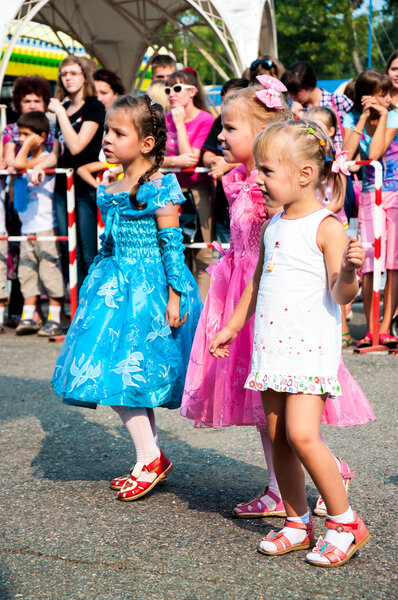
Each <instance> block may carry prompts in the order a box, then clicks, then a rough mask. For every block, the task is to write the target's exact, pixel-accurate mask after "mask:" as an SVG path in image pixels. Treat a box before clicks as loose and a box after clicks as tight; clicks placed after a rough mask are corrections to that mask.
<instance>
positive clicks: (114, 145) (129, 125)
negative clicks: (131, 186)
mask: <svg viewBox="0 0 398 600" xmlns="http://www.w3.org/2000/svg"><path fill="white" fill-rule="evenodd" d="M141 142H142V140H141V139H140V137H139V135H138V132H137V130H136V128H135V126H134V123H133V120H132V118H131V114H130V112H129V111H127V110H123V109H121V108H117V109H110V110H108V112H107V113H106V119H105V126H104V137H103V140H102V149H103V151H104V154H105V156H106V160H107V161H108V162H109V163H111V164H117V163H121V164H127V163H130V162H132V161H133V160H134V159H136V158H137V157H138V156H140V155H141Z"/></svg>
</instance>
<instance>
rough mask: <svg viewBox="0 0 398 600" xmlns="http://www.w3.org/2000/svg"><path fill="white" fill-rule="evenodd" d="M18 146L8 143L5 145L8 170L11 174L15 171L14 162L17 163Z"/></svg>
mask: <svg viewBox="0 0 398 600" xmlns="http://www.w3.org/2000/svg"><path fill="white" fill-rule="evenodd" d="M16 147H17V145H16V144H15V142H7V143H6V144H4V160H5V162H6V164H7V166H6V169H8V170H9V171H10V172H12V171H14V162H15V148H16Z"/></svg>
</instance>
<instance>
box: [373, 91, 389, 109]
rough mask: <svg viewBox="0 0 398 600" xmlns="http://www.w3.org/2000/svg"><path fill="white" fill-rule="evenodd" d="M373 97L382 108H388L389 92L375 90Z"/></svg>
mask: <svg viewBox="0 0 398 600" xmlns="http://www.w3.org/2000/svg"><path fill="white" fill-rule="evenodd" d="M373 98H375V100H376V101H377V103H378V104H380V106H384V108H388V107H389V106H390V104H391V101H392V99H391V94H390V92H383V91H381V92H377V94H374V95H373Z"/></svg>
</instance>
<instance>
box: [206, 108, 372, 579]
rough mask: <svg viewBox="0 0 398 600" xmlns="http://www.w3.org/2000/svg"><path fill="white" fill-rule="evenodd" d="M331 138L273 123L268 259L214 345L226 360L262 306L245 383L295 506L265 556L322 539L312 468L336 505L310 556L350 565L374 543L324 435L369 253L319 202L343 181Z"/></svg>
mask: <svg viewBox="0 0 398 600" xmlns="http://www.w3.org/2000/svg"><path fill="white" fill-rule="evenodd" d="M332 151H333V147H332V143H331V141H330V139H329V138H328V137H327V136H326V135H325V133H324V132H323V131H322V130H321V129H320V128H319V127H318V126H317V125H316V124H315V123H313V122H311V121H301V120H300V121H296V120H291V121H288V122H287V123H274V124H272V125H270V126H268V127H267V128H266V129H265V130H264V131H263V132H262V133H261V134H260V135H259V136H258V137H257V139H256V141H255V145H254V155H255V157H256V164H257V167H258V170H259V174H258V177H257V183H258V185H259V188H260V190H261V192H262V193H263V195H264V198H265V201H266V203H267V207H270V208H271V209H273V210H275V211H277V210H281V209H283V211H282V212H279V213H278V214H276V215H275V216H274V217H273V218H272V219H271V220H270V221H267V222H266V223H265V224H264V225H263V228H262V232H261V246H260V254H259V259H258V264H257V267H256V271H255V273H254V276H253V278H252V279H251V281H250V282H249V284H248V285H247V287H246V289H245V291H244V293H243V295H242V298H241V299H240V301H239V304H238V306H237V308H236V310H235V311H234V313H233V315H232V316H231V318H230V319H229V321H228V323H227V324H226V326H225V327H224V328H223V329H222V330H221V331H220V332H219V333H218V334H217V335H216V336H215V338H214V339H213V341H212V342H211V345H210V348H209V350H210V352H211V354H212V355H213V356H215V357H221V358H225V357H227V356H228V354H229V346H230V345H231V344H232V342H233V341H234V340H235V338H236V337H237V335H238V332H239V331H240V330H241V329H242V328H243V327H244V325H245V323H246V322H247V321H248V320H249V319H250V318H251V316H252V315H253V314H254V313H255V315H256V316H255V331H254V343H253V356H252V367H251V372H250V374H249V376H248V378H247V381H246V387H247V388H248V389H252V390H254V389H255V390H259V391H260V392H261V395H262V401H263V406H264V412H265V414H266V417H267V422H268V428H269V434H270V438H271V443H272V449H273V459H274V468H275V472H276V477H277V480H278V484H279V489H280V491H281V495H282V499H283V502H284V506H285V509H286V513H287V515H288V516H287V519H286V522H285V526H284V527H283V529H282V530H281V531H280V532H278V533H275V532H273V531H271V532H270V533H269V534H268V535H267V537H266V538H264V539H263V540H262V541H261V542H260V546H259V551H260V552H262V553H263V554H267V555H271V556H275V555H278V554H285V553H286V552H291V551H293V550H302V549H310V548H311V547H312V545H313V540H314V528H313V524H312V517H311V515H310V512H309V510H308V507H307V498H306V493H305V481H304V473H303V470H302V467H301V464H303V465H304V467H305V468H306V470H307V471H308V472H309V474H310V475H311V477H312V479H313V481H314V482H315V484H316V486H317V488H318V490H319V492H320V493H321V495H322V497H323V498H324V501H325V504H326V507H327V519H326V526H327V533H326V536H325V540H323V539H322V538H320V540H318V543H317V545H316V547H315V549H314V550H313V551H312V552H310V553H309V554H307V561H308V562H309V563H310V564H312V565H316V566H320V567H333V566H340V565H342V564H344V563H345V562H347V561H348V560H349V558H350V557H351V556H352V555H353V554H354V552H355V551H356V550H358V549H359V548H361V547H362V546H364V545H365V544H366V543H367V542H368V540H369V534H368V532H367V530H366V527H365V525H364V523H363V522H362V521H361V519H360V518H359V517H358V516H357V515H356V513H354V512H353V511H352V509H351V508H350V506H349V505H348V500H347V495H346V493H345V489H344V485H343V482H342V479H341V474H340V473H339V469H338V467H337V465H336V462H335V460H334V457H333V455H332V454H331V453H330V451H329V450H328V448H327V447H326V445H325V444H324V443H323V441H322V439H321V435H320V427H319V425H320V420H321V415H322V411H323V409H324V404H325V400H326V398H327V396H338V395H340V394H341V390H340V384H339V381H338V379H337V371H338V367H339V360H340V354H341V343H340V336H341V329H340V310H339V306H338V305H339V304H346V303H348V302H349V301H350V300H352V299H353V298H354V297H355V294H356V293H357V290H358V285H357V280H356V275H355V269H356V268H359V267H361V265H362V263H363V261H364V256H365V253H364V250H363V248H362V246H361V244H360V243H359V242H358V241H357V240H355V239H352V240H350V241H349V240H348V238H347V235H346V233H345V231H344V228H343V226H342V225H341V223H340V222H339V220H338V219H336V218H335V217H334V215H333V214H332V213H331V212H330V211H329V210H328V209H326V208H320V207H319V201H318V198H317V194H316V191H317V189H319V188H320V187H321V186H322V185H323V182H324V181H325V180H326V181H327V180H328V179H330V178H332V179H333V180H334V193H335V195H336V196H337V197H338V198H339V197H340V195H341V194H343V193H344V192H343V189H344V186H343V181H342V178H341V176H340V174H339V173H337V174H335V173H334V172H333V171H332V169H337V166H338V165H336V164H335V161H334V156H333V152H332Z"/></svg>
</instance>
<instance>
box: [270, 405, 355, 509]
mask: <svg viewBox="0 0 398 600" xmlns="http://www.w3.org/2000/svg"><path fill="white" fill-rule="evenodd" d="M323 405H324V400H323V398H322V397H321V396H315V395H311V394H290V395H287V398H286V431H287V438H288V440H289V442H290V444H291V446H292V448H294V452H295V453H296V454H297V456H298V457H299V458H300V459H301V462H302V463H303V465H304V467H305V468H306V469H307V471H308V473H309V474H310V476H311V478H312V480H313V481H314V483H315V485H316V487H317V489H318V490H319V493H320V494H321V496H322V498H323V499H324V501H325V504H326V507H327V511H328V514H329V515H339V514H342V513H344V512H346V511H347V510H348V508H349V505H348V500H347V494H346V492H345V488H344V484H343V481H342V479H341V474H340V472H339V469H338V467H337V464H336V461H335V459H334V456H333V454H332V453H331V452H330V450H329V449H328V448H327V447H326V446H325V444H324V443H323V441H322V439H321V436H320V430H319V424H320V420H321V414H322V410H323ZM280 487H281V485H280ZM281 491H282V488H281ZM282 497H283V491H282ZM285 506H286V504H285ZM286 510H287V512H288V507H287V506H286ZM296 510H297V509H296ZM288 514H290V513H289V512H288Z"/></svg>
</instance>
